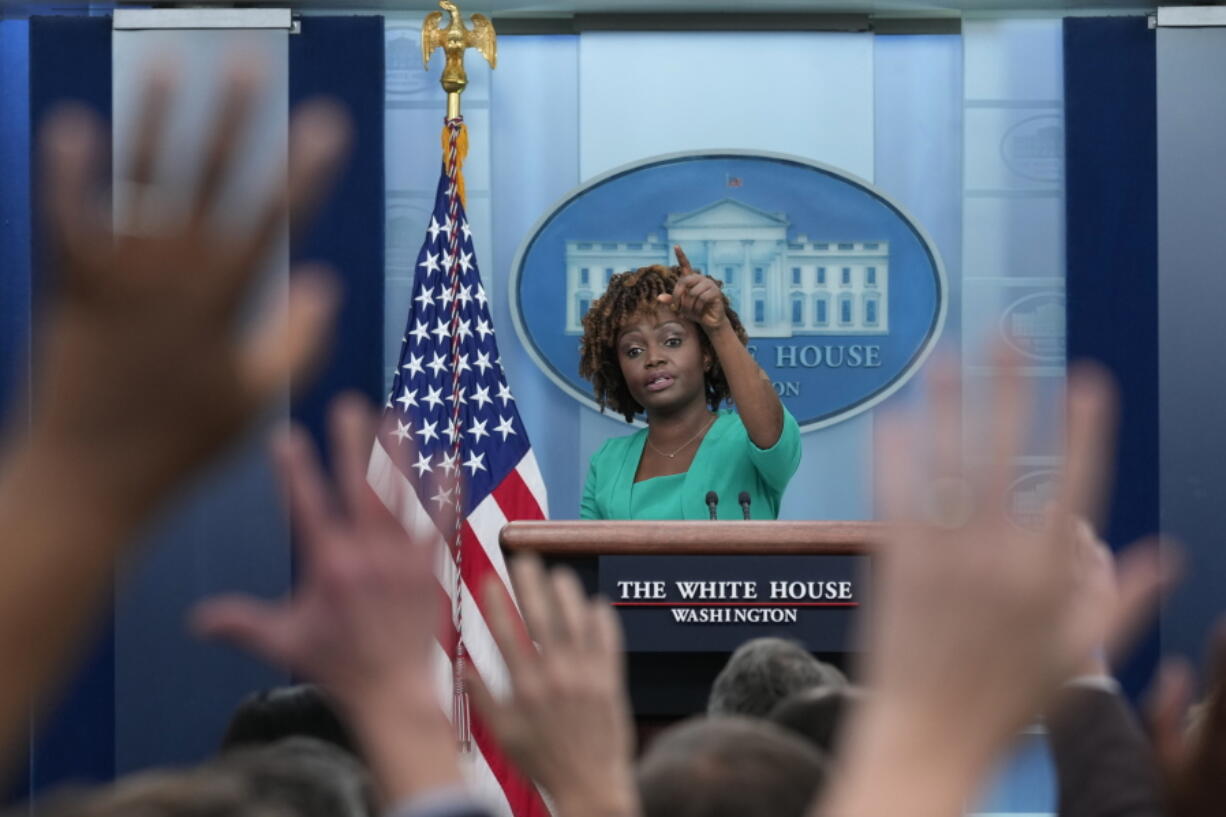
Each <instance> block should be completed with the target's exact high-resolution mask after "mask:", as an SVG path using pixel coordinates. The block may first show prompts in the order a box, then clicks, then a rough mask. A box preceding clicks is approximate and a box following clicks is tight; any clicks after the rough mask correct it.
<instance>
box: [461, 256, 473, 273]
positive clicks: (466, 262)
mask: <svg viewBox="0 0 1226 817" xmlns="http://www.w3.org/2000/svg"><path fill="white" fill-rule="evenodd" d="M459 263H460V269H462V270H464V274H465V275H467V274H468V271H469V270H470V269H472V268H473V254H472V253H470V252H464V251H461V252H460V262H459Z"/></svg>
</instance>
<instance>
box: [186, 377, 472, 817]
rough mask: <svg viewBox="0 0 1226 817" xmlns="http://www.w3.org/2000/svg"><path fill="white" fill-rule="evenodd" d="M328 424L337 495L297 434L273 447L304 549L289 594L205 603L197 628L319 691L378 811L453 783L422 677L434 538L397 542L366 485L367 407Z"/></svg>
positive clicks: (449, 738)
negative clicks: (346, 729)
mask: <svg viewBox="0 0 1226 817" xmlns="http://www.w3.org/2000/svg"><path fill="white" fill-rule="evenodd" d="M331 421H332V441H333V451H334V452H335V454H334V462H335V467H334V470H335V489H334V488H333V487H332V486H330V485H329V484H328V480H327V478H326V477H325V476H324V474H323V472H322V471H321V469H320V466H319V462H318V460H317V458H316V456H315V454H314V451H313V450H312V446H311V443H310V441H309V439H308V438H307V437H306V435H305V434H304V433H303V432H301V431H291V432H289V433H288V434H287V435H285V436H283V437H280V438H279V439H278V440H277V441H276V443H275V454H276V460H277V464H278V468H279V472H280V476H281V480H282V482H283V483H284V484H285V486H286V492H287V495H288V497H289V504H290V513H291V518H292V520H293V522H294V525H295V530H296V531H297V533H298V534H299V541H300V542H301V547H302V563H301V564H302V571H301V575H300V579H299V582H298V586H297V588H296V590H295V592H294V594H293V596H292V597H291V598H289V599H287V600H284V601H281V602H275V603H273V602H265V601H259V600H256V599H251V598H246V597H226V598H218V599H213V600H210V601H207V602H205V603H203V604H202V605H201V606H200V607H199V608H198V609H197V611H196V615H195V627H196V629H197V631H198V632H200V633H201V634H203V635H205V636H209V637H215V638H222V639H226V640H228V641H232V642H234V643H235V644H237V645H239V646H242V647H244V648H246V649H247V650H249V651H250V652H252V653H254V654H255V655H257V656H260V657H262V658H264V659H266V660H268V661H270V662H271V663H273V664H276V665H278V666H281V667H284V668H285V669H288V670H291V671H293V672H296V673H301V674H302V675H305V676H307V677H309V678H310V679H311V680H313V681H316V682H318V683H320V684H321V685H323V686H324V687H326V688H327V689H328V691H329V692H331V693H332V694H333V695H334V696H335V697H336V699H337V701H338V702H339V703H340V705H341V708H342V710H343V711H344V713H345V716H346V719H347V721H348V723H349V725H350V726H351V727H352V728H353V729H354V731H355V732H356V733H357V736H358V739H359V741H360V742H361V744H362V747H363V750H364V752H365V754H366V756H367V758H368V759H369V761H370V763H371V766H372V769H373V771H374V773H375V777H376V780H377V781H378V783H379V784H380V787H381V789H382V792H383V795H384V797H385V798H386V799H387V801H388V803H389V804H395V803H404V802H408V801H411V800H412V799H413V798H414V797H417V796H419V795H421V794H423V793H425V792H430V791H437V790H440V789H447V788H450V787H456V786H459V785H461V783H462V780H461V777H460V769H459V760H458V752H457V747H456V736H455V733H454V731H453V729H452V727H451V725H450V723H449V722H448V720H447V718H446V716H445V715H444V714H443V712H442V710H441V708H440V707H439V696H438V692H437V690H436V689H435V686H434V680H435V674H434V673H433V672H432V669H431V666H432V664H431V656H432V651H433V642H434V638H435V623H436V622H437V620H438V613H439V600H438V599H439V597H438V585H437V582H436V580H435V578H434V570H433V569H434V563H435V558H436V556H437V554H438V551H439V548H440V547H441V545H442V539H441V537H440V536H439V533H438V529H437V528H435V527H434V523H433V522H431V521H430V520H429V519H423V520H421V524H419V525H416V526H415V529H414V530H415V534H414V536H410V535H409V534H407V533H406V532H405V529H404V527H403V526H402V524H401V522H400V521H399V520H398V519H397V518H396V517H395V516H394V515H393V514H392V513H391V512H390V511H389V510H388V509H387V508H386V507H385V506H384V505H383V503H382V501H381V500H380V499H379V497H378V496H376V494H375V493H374V491H373V490H372V489H371V487H370V486H369V485H368V484H367V482H366V463H367V460H368V458H369V456H370V447H371V440H372V439H373V434H374V428H375V424H374V418H373V416H372V414H371V411H370V409H369V408H368V407H367V406H366V405H365V403H364V402H363V401H362V400H361V399H360V398H348V397H346V398H341V399H340V400H338V401H337V402H336V403H335V404H334V405H333V409H332V414H331Z"/></svg>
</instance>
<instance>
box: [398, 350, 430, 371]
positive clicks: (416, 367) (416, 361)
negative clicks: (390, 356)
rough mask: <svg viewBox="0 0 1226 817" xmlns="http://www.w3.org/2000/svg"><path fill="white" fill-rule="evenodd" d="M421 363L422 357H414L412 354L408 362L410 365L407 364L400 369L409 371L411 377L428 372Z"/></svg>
mask: <svg viewBox="0 0 1226 817" xmlns="http://www.w3.org/2000/svg"><path fill="white" fill-rule="evenodd" d="M421 361H422V356H421V355H414V354H410V355H409V362H408V363H406V364H404V365H403V366H401V367H400V368H402V369H408V370H409V377H412V376H413V375H415V374H424V373H425V371H426V370H425V368H424V367H423V366H422V365H421Z"/></svg>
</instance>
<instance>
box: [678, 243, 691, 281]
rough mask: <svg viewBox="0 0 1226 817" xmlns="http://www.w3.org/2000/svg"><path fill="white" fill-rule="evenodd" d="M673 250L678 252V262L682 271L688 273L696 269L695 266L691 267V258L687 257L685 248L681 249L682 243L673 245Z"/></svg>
mask: <svg viewBox="0 0 1226 817" xmlns="http://www.w3.org/2000/svg"><path fill="white" fill-rule="evenodd" d="M673 252H674V253H676V254H677V264H678V266H680V267H681V271H682V272H683V273H684V274H686V275H688V274H690V273H691V272H693V271H694V270H693V268H692V267H690V259H689V258H687V257H686V255H685V250H683V249H681V245H680V244H674V245H673Z"/></svg>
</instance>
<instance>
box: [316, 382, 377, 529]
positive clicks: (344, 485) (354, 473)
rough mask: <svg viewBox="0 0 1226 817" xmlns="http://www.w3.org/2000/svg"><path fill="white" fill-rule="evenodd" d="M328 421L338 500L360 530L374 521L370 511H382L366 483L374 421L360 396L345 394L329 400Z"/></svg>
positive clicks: (371, 413) (368, 406)
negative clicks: (338, 494) (330, 404)
mask: <svg viewBox="0 0 1226 817" xmlns="http://www.w3.org/2000/svg"><path fill="white" fill-rule="evenodd" d="M328 421H329V422H328V425H329V437H330V438H331V441H332V463H333V466H332V470H333V472H334V473H335V474H336V483H337V488H338V490H339V491H340V495H341V501H342V502H343V503H344V506H345V509H346V511H347V512H348V513H349V514H350V516H351V518H352V519H353V520H354V521H355V522H356V523H357V525H358V528H359V529H363V527H364V524H369V523H370V522H372V521H375V517H374V516H373V514H374V512H375V511H376V510H382V508H383V506H382V503H381V502H380V501H379V499H378V497H377V496H376V495H375V493H374V491H373V490H372V489H371V487H370V483H368V482H367V481H366V465H367V463H368V462H369V461H370V450H371V443H372V442H373V441H374V433H375V418H374V415H373V412H372V410H371V408H370V405H369V404H368V403H367V402H366V399H365V398H364V397H362V396H361V395H360V394H355V393H347V394H343V395H341V396H340V397H338V398H337V399H336V400H335V401H333V404H332V410H331V412H330V413H329V416H328ZM382 518H383V516H382V515H381V516H379V517H378V519H379V520H382ZM367 530H368V531H369V528H367ZM358 538H362V537H358Z"/></svg>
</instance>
